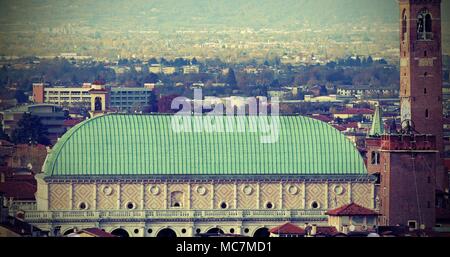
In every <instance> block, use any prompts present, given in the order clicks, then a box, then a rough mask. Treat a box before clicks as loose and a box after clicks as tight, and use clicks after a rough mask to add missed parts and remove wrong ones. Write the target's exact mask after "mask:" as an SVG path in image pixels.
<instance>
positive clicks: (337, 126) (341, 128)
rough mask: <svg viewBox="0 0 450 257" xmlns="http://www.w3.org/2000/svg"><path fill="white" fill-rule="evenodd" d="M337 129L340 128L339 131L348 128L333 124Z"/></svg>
mask: <svg viewBox="0 0 450 257" xmlns="http://www.w3.org/2000/svg"><path fill="white" fill-rule="evenodd" d="M332 126H333V127H334V128H335V129H337V130H339V131H341V132H342V131H345V130H347V129H346V128H345V127H343V126H341V125H337V124H334V125H332Z"/></svg>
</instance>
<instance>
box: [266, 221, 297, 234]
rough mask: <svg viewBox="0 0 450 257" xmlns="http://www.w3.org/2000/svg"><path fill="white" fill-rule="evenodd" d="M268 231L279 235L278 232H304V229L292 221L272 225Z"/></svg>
mask: <svg viewBox="0 0 450 257" xmlns="http://www.w3.org/2000/svg"><path fill="white" fill-rule="evenodd" d="M269 232H270V233H272V234H276V235H280V234H297V235H298V234H305V230H304V229H303V228H301V227H299V226H296V225H294V224H292V223H289V222H288V223H286V224H283V225H280V226H278V227H274V228H272V229H270V230H269Z"/></svg>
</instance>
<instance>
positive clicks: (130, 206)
mask: <svg viewBox="0 0 450 257" xmlns="http://www.w3.org/2000/svg"><path fill="white" fill-rule="evenodd" d="M134 207H136V206H135V204H134V203H132V202H129V203H127V209H128V210H132V209H134Z"/></svg>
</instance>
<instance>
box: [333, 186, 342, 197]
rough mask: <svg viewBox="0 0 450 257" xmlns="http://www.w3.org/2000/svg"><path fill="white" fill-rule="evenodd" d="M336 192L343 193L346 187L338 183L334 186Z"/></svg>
mask: <svg viewBox="0 0 450 257" xmlns="http://www.w3.org/2000/svg"><path fill="white" fill-rule="evenodd" d="M334 193H335V194H337V195H342V194H343V193H344V187H342V186H340V185H337V186H335V187H334Z"/></svg>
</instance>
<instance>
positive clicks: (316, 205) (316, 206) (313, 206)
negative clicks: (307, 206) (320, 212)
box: [311, 201, 319, 209]
mask: <svg viewBox="0 0 450 257" xmlns="http://www.w3.org/2000/svg"><path fill="white" fill-rule="evenodd" d="M311 208H313V209H317V208H319V204H318V203H317V202H316V201H314V202H312V203H311Z"/></svg>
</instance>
